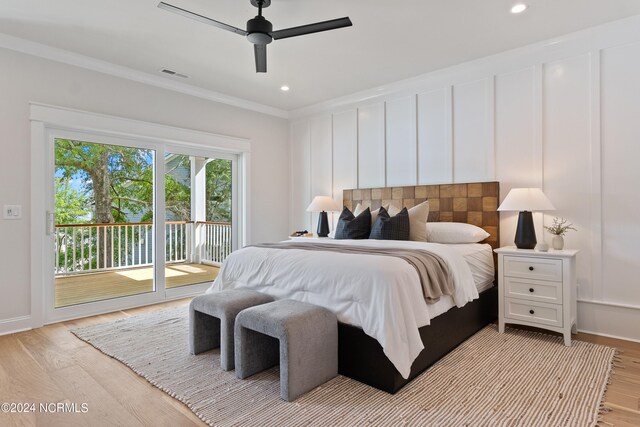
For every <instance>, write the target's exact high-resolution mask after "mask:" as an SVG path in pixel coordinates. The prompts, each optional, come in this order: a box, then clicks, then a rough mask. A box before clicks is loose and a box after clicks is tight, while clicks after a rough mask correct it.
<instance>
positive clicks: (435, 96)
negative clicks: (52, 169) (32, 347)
mask: <svg viewBox="0 0 640 427" xmlns="http://www.w3.org/2000/svg"><path fill="white" fill-rule="evenodd" d="M389 86H391V87H395V88H397V90H395V91H389V90H388V89H385V90H386V91H387V92H384V91H382V92H384V93H383V94H380V91H378V90H372V91H371V92H366V93H361V94H358V95H357V96H356V95H353V97H351V98H347V99H351V101H350V102H347V101H345V99H341V100H336V101H335V102H334V103H333V104H332V103H331V102H327V103H325V104H323V105H322V106H318V107H317V108H316V111H317V113H316V114H312V113H310V112H313V111H314V109H313V108H307V109H305V110H304V112H300V113H299V114H298V115H299V117H301V118H298V119H296V120H294V121H293V122H292V127H291V137H292V144H293V153H294V154H293V161H294V162H298V163H297V164H294V165H293V167H292V170H293V174H294V188H299V187H303V186H305V185H307V189H308V190H303V191H301V192H300V193H296V194H293V198H292V200H293V206H292V208H293V212H292V215H291V218H293V219H294V221H300V222H295V223H294V224H292V227H293V228H305V227H307V228H308V227H310V226H311V224H310V223H309V222H307V223H304V221H309V220H310V218H309V217H308V216H302V215H300V212H302V211H303V210H304V208H305V207H306V205H307V204H308V202H309V200H310V198H311V197H312V196H314V195H317V194H320V193H319V192H320V191H322V192H324V193H323V194H332V195H333V197H334V198H335V199H336V200H337V201H340V200H341V195H342V190H344V189H345V188H369V187H379V186H403V185H415V184H416V183H419V184H435V183H446V182H474V181H488V180H497V181H500V183H501V187H500V194H501V198H502V199H504V197H505V196H506V194H507V193H508V192H509V190H510V189H511V188H514V187H524V186H526V187H529V186H535V187H543V189H544V191H545V192H546V193H547V195H548V196H549V198H550V199H551V200H552V202H553V203H554V204H555V206H556V208H557V211H555V212H551V213H549V214H547V215H545V216H544V217H543V216H542V215H541V214H536V216H537V218H536V226H537V234H538V241H542V240H547V241H550V240H551V236H550V235H549V234H548V233H547V232H545V231H544V230H543V227H542V226H543V225H544V224H549V223H550V222H551V219H552V217H553V216H556V215H557V216H563V217H565V218H567V219H568V220H569V221H571V222H572V223H574V225H575V226H576V228H578V231H577V232H571V233H569V234H568V235H567V236H566V244H567V246H568V247H571V248H578V249H580V253H579V255H578V263H577V268H578V272H577V273H578V296H579V301H580V303H579V318H578V327H579V328H580V329H581V330H586V331H592V332H596V333H601V334H606V335H613V336H616V335H618V336H622V337H626V338H631V339H636V340H640V329H638V328H635V329H634V328H629V327H628V324H630V323H631V324H633V323H634V322H635V324H637V323H638V322H640V280H638V278H637V277H638V271H640V244H639V243H638V242H640V224H639V221H640V191H638V186H639V184H640V167H638V165H640V17H635V18H633V19H630V20H623V21H620V22H618V23H612V24H608V25H606V26H601V27H596V28H594V29H591V30H587V31H584V32H581V33H576V34H573V35H571V36H567V37H563V38H561V39H558V40H554V41H552V42H545V43H540V44H537V45H532V46H529V47H525V48H521V49H518V50H517V51H514V52H505V53H503V54H500V55H495V56H492V57H489V58H484V59H482V60H478V61H474V62H471V63H467V64H462V65H459V66H456V67H452V68H450V69H446V70H441V71H438V72H434V73H431V74H426V75H423V76H420V77H419V78H415V79H413V80H411V81H409V82H407V81H404V82H398V83H397V84H395V85H389ZM389 86H388V87H389ZM332 105H334V106H332ZM294 115H295V114H294ZM327 115H330V116H331V117H332V119H330V118H327ZM319 127H326V128H325V129H324V130H321V129H319ZM309 135H310V136H309ZM314 135H316V137H314ZM327 135H328V136H329V137H330V138H331V141H330V142H327V140H326V138H327ZM316 141H317V144H318V146H317V147H316V146H315V144H316ZM331 146H332V151H331V148H330V147H331ZM328 147H329V148H328ZM318 151H322V152H323V155H318V156H317V157H316V156H315V155H312V154H313V153H317V152H318ZM326 151H329V152H331V153H332V155H331V156H327V155H326V154H327V153H326ZM301 155H302V156H304V155H312V157H311V160H309V159H301V158H300V157H299V156H301ZM309 162H310V163H311V167H310V168H308V167H305V165H309ZM318 170H322V172H318ZM327 171H332V172H330V173H328V172H327ZM319 180H324V181H323V182H322V183H321V182H319ZM305 191H306V192H305ZM327 191H330V192H331V193H327ZM515 219H516V214H514V213H502V214H501V245H510V244H513V236H514V233H515Z"/></svg>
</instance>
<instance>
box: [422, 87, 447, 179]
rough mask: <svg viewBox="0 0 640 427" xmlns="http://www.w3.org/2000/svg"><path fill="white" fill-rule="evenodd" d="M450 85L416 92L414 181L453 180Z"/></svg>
mask: <svg viewBox="0 0 640 427" xmlns="http://www.w3.org/2000/svg"><path fill="white" fill-rule="evenodd" d="M451 96H452V93H451V87H445V88H442V89H436V90H433V91H430V92H425V93H421V94H419V95H418V113H417V118H418V166H417V167H418V184H440V183H448V182H453V128H452V126H451V124H452V123H453V122H452V119H451V113H452V112H451V105H452V104H451V102H452V101H451Z"/></svg>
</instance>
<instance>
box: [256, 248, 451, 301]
mask: <svg viewBox="0 0 640 427" xmlns="http://www.w3.org/2000/svg"><path fill="white" fill-rule="evenodd" d="M252 247H257V248H268V249H302V250H307V251H329V252H338V253H344V254H363V255H378V256H391V257H396V258H400V259H403V260H405V261H406V262H408V263H409V264H410V265H411V266H413V268H415V269H416V272H417V273H418V276H419V277H420V283H421V284H422V292H423V294H424V298H425V300H426V301H427V302H428V303H435V302H437V301H438V300H439V299H440V297H441V296H442V295H453V291H454V289H453V279H452V278H451V275H450V274H449V269H448V267H447V264H446V263H445V261H444V260H443V259H442V258H441V257H440V256H438V255H436V254H434V253H432V252H429V251H426V250H423V249H412V250H409V249H401V248H385V249H382V248H369V247H362V246H353V245H332V244H331V243H315V242H309V243H298V242H282V243H262V244H258V245H252Z"/></svg>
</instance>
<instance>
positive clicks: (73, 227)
mask: <svg viewBox="0 0 640 427" xmlns="http://www.w3.org/2000/svg"><path fill="white" fill-rule="evenodd" d="M54 145H55V147H54V152H55V167H54V178H53V179H54V185H55V232H54V262H55V266H54V283H55V292H54V294H55V297H54V307H55V308H60V307H67V306H72V305H77V304H84V303H90V302H96V301H102V300H108V299H112V298H119V297H125V296H130V295H138V294H144V293H149V292H153V291H154V289H155V287H154V274H153V263H154V256H153V255H154V250H153V240H154V239H153V235H154V223H153V212H154V206H153V194H154V172H153V170H154V167H153V165H154V158H155V152H154V151H153V150H149V149H143V148H135V147H129V146H124V145H111V144H104V143H99V142H88V141H83V140H74V139H64V138H55V139H54Z"/></svg>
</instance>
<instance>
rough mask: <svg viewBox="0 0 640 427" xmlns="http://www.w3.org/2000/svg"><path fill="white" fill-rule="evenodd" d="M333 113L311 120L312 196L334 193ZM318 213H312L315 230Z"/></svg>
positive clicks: (314, 228)
mask: <svg viewBox="0 0 640 427" xmlns="http://www.w3.org/2000/svg"><path fill="white" fill-rule="evenodd" d="M331 127H332V125H331V115H329V114H326V115H321V116H318V117H313V118H312V119H311V120H310V121H309V130H310V132H309V136H310V138H309V144H310V152H311V198H312V199H313V197H314V196H332V194H333V165H332V161H333V154H332V146H333V142H332V139H333V135H332V131H331ZM318 215H319V214H318V213H317V212H314V213H312V214H311V225H310V227H311V228H308V230H309V231H315V230H316V229H317V224H318Z"/></svg>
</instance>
